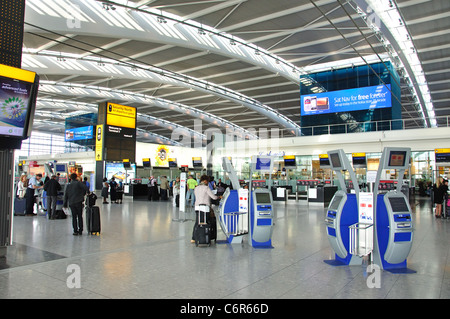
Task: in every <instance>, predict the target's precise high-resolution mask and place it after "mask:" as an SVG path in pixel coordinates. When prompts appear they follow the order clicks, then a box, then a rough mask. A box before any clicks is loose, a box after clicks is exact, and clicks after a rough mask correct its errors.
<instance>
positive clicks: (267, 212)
mask: <svg viewBox="0 0 450 319" xmlns="http://www.w3.org/2000/svg"><path fill="white" fill-rule="evenodd" d="M273 164H274V161H273V158H272V157H271V156H252V166H251V172H250V185H249V187H250V188H251V190H250V206H249V208H250V211H249V214H250V220H249V225H250V229H249V234H250V240H249V243H250V244H251V245H252V246H253V247H256V248H272V232H273V218H274V208H273V199H272V193H271V191H270V190H269V189H267V188H256V189H253V183H252V180H251V176H252V175H253V173H254V172H257V171H259V172H261V173H264V172H266V173H269V176H270V175H271V174H272V171H273ZM269 179H270V177H269ZM269 185H270V182H269Z"/></svg>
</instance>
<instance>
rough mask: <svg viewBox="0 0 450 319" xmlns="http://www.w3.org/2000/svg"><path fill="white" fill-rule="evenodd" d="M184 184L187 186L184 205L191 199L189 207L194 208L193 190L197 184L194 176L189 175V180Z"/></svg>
mask: <svg viewBox="0 0 450 319" xmlns="http://www.w3.org/2000/svg"><path fill="white" fill-rule="evenodd" d="M186 184H187V192H186V204H187V203H188V201H189V199H191V207H194V203H195V194H194V190H195V187H197V185H198V183H197V181H196V180H195V179H194V176H192V175H189V178H188V180H187V181H186Z"/></svg>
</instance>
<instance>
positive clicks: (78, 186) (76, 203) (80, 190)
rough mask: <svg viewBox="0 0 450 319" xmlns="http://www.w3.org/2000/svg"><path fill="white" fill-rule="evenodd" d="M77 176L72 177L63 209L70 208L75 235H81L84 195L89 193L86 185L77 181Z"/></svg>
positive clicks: (65, 193)
mask: <svg viewBox="0 0 450 319" xmlns="http://www.w3.org/2000/svg"><path fill="white" fill-rule="evenodd" d="M77 177H78V176H77V174H76V173H73V174H71V175H70V183H69V184H67V185H66V190H65V192H64V203H63V207H66V208H67V207H70V210H71V211H72V226H73V235H74V236H77V235H81V234H82V232H83V202H84V195H86V194H87V193H89V189H88V188H87V186H86V185H85V184H83V183H82V182H80V181H79V180H78V179H77Z"/></svg>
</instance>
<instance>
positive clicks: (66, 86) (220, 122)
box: [22, 0, 450, 144]
mask: <svg viewBox="0 0 450 319" xmlns="http://www.w3.org/2000/svg"><path fill="white" fill-rule="evenodd" d="M384 2H385V3H384ZM26 3H27V7H26V17H25V35H24V50H23V52H24V54H23V60H22V67H23V68H25V69H29V70H33V71H36V72H38V73H39V74H40V77H41V83H42V85H41V88H40V91H39V97H38V101H40V103H38V107H37V112H38V113H37V114H38V117H37V119H38V120H39V121H38V122H37V123H36V125H35V128H36V129H38V130H41V131H42V130H44V131H45V130H48V131H51V132H52V133H53V134H55V132H56V133H62V132H63V129H64V128H63V125H61V124H62V123H63V122H64V119H65V118H66V117H68V116H72V115H73V114H76V113H75V112H80V111H83V108H82V107H79V108H77V107H67V106H65V105H64V104H67V105H75V106H76V105H80V106H82V105H84V106H85V108H86V109H85V111H87V110H88V109H89V110H93V109H95V106H96V105H97V104H98V103H100V102H104V101H111V102H117V103H121V104H126V105H131V106H135V107H137V110H138V114H139V117H138V127H139V131H140V134H139V136H138V138H139V139H143V138H144V137H147V138H148V137H150V136H151V139H152V140H153V141H156V142H160V143H172V144H176V143H177V141H178V140H179V136H180V134H181V135H183V134H191V136H192V138H193V139H194V137H195V136H196V137H197V138H201V139H203V141H205V134H204V133H205V131H207V130H208V129H217V128H218V129H220V130H221V131H222V132H224V133H225V132H226V131H227V130H228V131H229V130H231V131H232V132H233V134H235V135H238V136H240V137H242V138H248V139H253V138H257V136H256V135H257V133H258V131H259V130H260V129H265V130H270V129H274V128H276V129H280V130H281V132H282V133H281V136H294V135H299V134H300V125H299V124H300V97H299V85H300V81H299V80H300V74H303V75H306V74H308V73H309V72H315V71H317V70H325V69H330V68H331V67H334V68H338V67H339V66H348V65H352V64H353V65H358V64H364V63H373V62H378V61H380V59H391V60H392V61H393V62H394V64H395V65H396V66H397V67H398V69H399V72H400V74H401V75H402V76H403V78H402V82H401V84H402V116H403V118H406V119H411V121H408V122H407V123H406V124H407V126H410V127H423V126H436V125H437V126H439V125H441V123H443V121H444V120H445V118H444V120H443V119H442V118H441V116H447V115H449V114H450V108H449V107H448V105H449V103H448V102H449V101H450V94H449V89H448V87H449V85H448V84H449V76H448V75H447V74H449V72H448V65H449V56H450V54H449V53H450V45H449V44H448V41H447V42H446V41H444V40H443V39H445V38H447V39H448V32H449V31H448V30H449V29H450V23H449V19H448V17H449V11H450V10H449V9H450V5H449V3H448V1H446V0H433V5H431V0H397V1H396V2H395V1H393V0H391V1H389V0H386V1H383V5H380V6H377V7H375V8H374V9H371V7H370V5H373V4H372V3H371V0H367V1H366V0H354V1H343V0H339V1H336V0H319V1H290V0H278V1H270V0H227V1H224V0H204V1H181V0H116V1H94V0H58V1H55V0H27V2H26ZM418 8H420V10H418ZM394 11H395V13H398V14H399V17H400V18H399V19H400V21H399V23H403V24H404V25H405V26H406V32H407V36H408V41H410V42H408V43H407V44H405V43H403V40H399V39H398V38H396V37H395V33H394V31H395V26H392V25H391V24H390V22H389V21H387V20H386V19H385V18H384V16H383V14H384V13H386V14H391V15H392V12H394ZM374 12H375V13H376V14H377V15H378V16H380V19H379V20H378V21H376V25H375V27H374V24H371V23H370V19H368V18H367V17H368V16H369V18H370V17H371V14H372V15H373V14H374ZM395 17H396V16H395ZM405 41H406V40H405ZM405 45H407V46H409V47H408V50H409V49H411V47H412V49H413V51H412V52H409V51H408V52H406V51H407V50H406V49H405ZM411 57H417V59H418V62H417V61H414V60H413V61H412V62H411V59H410V58H411ZM445 70H447V71H445ZM308 85H311V86H313V87H314V86H316V87H317V88H316V89H317V90H318V91H320V90H321V88H320V87H319V86H318V85H317V84H316V83H313V82H310V83H308ZM48 112H51V113H48ZM49 114H52V115H53V116H52V117H49V118H48V119H47V120H50V121H51V122H53V123H55V125H54V126H53V127H50V126H48V125H39V124H40V123H41V122H40V121H41V120H45V119H46V116H48V115H49ZM157 120H160V122H157ZM199 121H201V123H200V125H199ZM58 123H59V124H58ZM194 132H197V133H194ZM147 140H148V139H147Z"/></svg>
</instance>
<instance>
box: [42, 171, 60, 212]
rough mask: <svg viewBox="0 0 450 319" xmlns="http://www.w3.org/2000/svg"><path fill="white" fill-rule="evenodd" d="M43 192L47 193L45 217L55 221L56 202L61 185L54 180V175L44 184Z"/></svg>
mask: <svg viewBox="0 0 450 319" xmlns="http://www.w3.org/2000/svg"><path fill="white" fill-rule="evenodd" d="M44 190H45V192H46V193H47V216H48V219H50V220H53V219H56V200H57V196H58V191H60V190H61V185H60V184H59V183H58V181H57V180H56V175H52V178H50V179H49V180H48V181H47V182H46V183H45V184H44Z"/></svg>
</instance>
